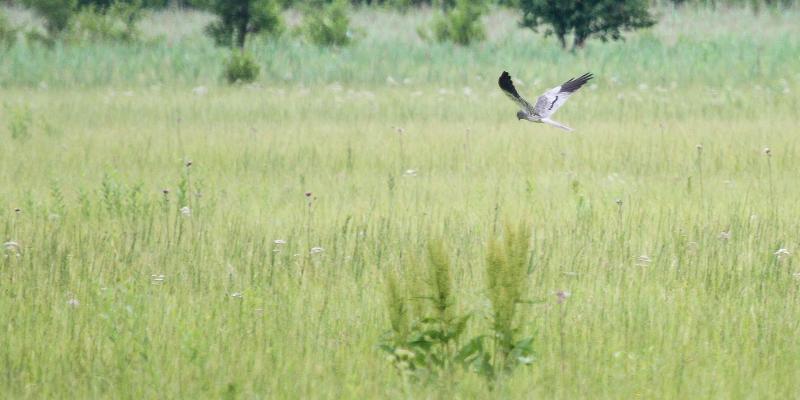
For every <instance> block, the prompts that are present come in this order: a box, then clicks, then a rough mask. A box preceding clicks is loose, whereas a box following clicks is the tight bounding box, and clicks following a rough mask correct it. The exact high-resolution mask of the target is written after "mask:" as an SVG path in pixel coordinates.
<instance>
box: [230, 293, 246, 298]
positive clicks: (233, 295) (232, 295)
mask: <svg viewBox="0 0 800 400" xmlns="http://www.w3.org/2000/svg"><path fill="white" fill-rule="evenodd" d="M231 297H233V298H234V299H241V298H242V297H244V296H243V295H242V293H241V292H233V293H231Z"/></svg>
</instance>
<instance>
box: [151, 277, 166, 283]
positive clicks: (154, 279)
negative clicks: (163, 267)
mask: <svg viewBox="0 0 800 400" xmlns="http://www.w3.org/2000/svg"><path fill="white" fill-rule="evenodd" d="M164 278H165V276H164V275H150V280H151V283H152V284H153V285H161V284H163V283H164Z"/></svg>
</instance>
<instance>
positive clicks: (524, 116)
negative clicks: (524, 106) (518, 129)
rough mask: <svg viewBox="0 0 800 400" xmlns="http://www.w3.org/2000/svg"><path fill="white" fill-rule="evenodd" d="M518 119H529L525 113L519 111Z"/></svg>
mask: <svg viewBox="0 0 800 400" xmlns="http://www.w3.org/2000/svg"><path fill="white" fill-rule="evenodd" d="M517 119H528V114H525V111H521V110H520V111H517Z"/></svg>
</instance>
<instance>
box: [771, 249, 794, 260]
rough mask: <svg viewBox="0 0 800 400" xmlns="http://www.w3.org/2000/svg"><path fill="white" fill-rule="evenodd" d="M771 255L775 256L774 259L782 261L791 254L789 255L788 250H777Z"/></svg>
mask: <svg viewBox="0 0 800 400" xmlns="http://www.w3.org/2000/svg"><path fill="white" fill-rule="evenodd" d="M773 254H774V255H775V257H777V258H778V260H782V259H784V258H786V257H789V256H790V255H791V253H789V250H787V249H784V248H780V249H778V251H776V252H775V253H773Z"/></svg>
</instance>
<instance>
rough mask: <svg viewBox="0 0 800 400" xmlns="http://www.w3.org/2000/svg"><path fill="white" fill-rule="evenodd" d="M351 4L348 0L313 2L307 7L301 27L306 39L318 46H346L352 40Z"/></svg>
mask: <svg viewBox="0 0 800 400" xmlns="http://www.w3.org/2000/svg"><path fill="white" fill-rule="evenodd" d="M349 8H350V6H349V4H348V3H347V1H346V0H334V1H333V2H331V3H330V4H327V5H322V4H319V2H314V3H311V5H310V6H309V7H308V8H307V9H306V13H305V16H304V19H303V26H302V27H301V28H300V29H301V32H302V34H303V35H304V36H305V37H306V39H307V40H308V41H309V42H311V43H314V44H316V45H318V46H344V45H347V44H348V43H350V41H351V40H352V33H351V32H350V18H349V17H348V16H347V13H348V10H349Z"/></svg>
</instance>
